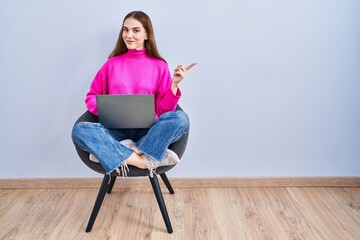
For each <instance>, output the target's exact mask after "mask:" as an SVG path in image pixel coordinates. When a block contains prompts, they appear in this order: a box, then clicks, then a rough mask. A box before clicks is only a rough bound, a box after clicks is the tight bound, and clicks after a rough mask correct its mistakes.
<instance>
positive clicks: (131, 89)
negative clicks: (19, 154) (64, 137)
mask: <svg viewBox="0 0 360 240" xmlns="http://www.w3.org/2000/svg"><path fill="white" fill-rule="evenodd" d="M194 65H195V63H193V64H191V65H189V66H188V67H184V66H182V65H179V66H177V67H176V69H175V70H174V73H173V77H171V74H170V72H169V69H168V65H167V63H166V61H165V60H164V59H163V58H162V57H161V56H160V54H159V52H158V50H157V47H156V42H155V37H154V31H153V27H152V23H151V20H150V18H149V17H148V16H147V15H146V14H145V13H144V12H141V11H134V12H131V13H129V14H128V15H127V16H126V17H125V18H124V21H123V25H122V28H121V30H120V34H119V38H118V41H117V43H116V46H115V49H114V50H113V51H112V52H111V54H110V56H109V59H108V61H107V62H105V64H104V65H103V66H102V67H101V69H100V70H99V71H98V73H97V74H96V76H95V78H94V80H93V82H92V83H91V86H90V91H89V92H88V94H87V96H86V100H85V102H86V107H87V109H88V111H89V112H91V113H92V114H95V115H98V111H97V106H96V95H98V94H153V95H154V97H155V112H156V118H157V121H156V123H155V124H154V125H153V126H152V127H151V128H150V129H149V130H145V129H118V130H114V129H112V130H110V129H106V128H104V127H103V126H102V125H101V124H99V123H90V122H81V123H78V124H76V125H75V126H74V128H73V132H72V139H73V142H74V144H75V145H76V146H78V147H79V148H81V149H83V150H85V151H87V152H90V153H91V154H90V158H91V159H92V160H97V159H98V161H99V162H100V164H101V165H102V166H103V167H104V169H105V171H106V173H107V174H110V173H112V172H113V171H117V172H118V173H120V171H122V173H123V175H126V171H127V170H128V168H127V165H133V166H136V167H138V168H142V169H146V168H148V169H149V170H150V173H151V175H152V173H153V172H154V171H155V169H156V167H159V166H165V165H174V164H176V163H177V162H178V161H179V159H178V157H177V156H176V154H175V153H174V152H172V151H171V150H169V149H167V148H168V146H169V145H170V144H171V143H173V142H175V141H177V140H179V139H180V138H181V137H182V136H183V135H184V134H186V133H187V132H188V131H189V120H188V117H187V115H186V114H185V113H184V112H182V111H175V108H176V105H177V103H178V101H179V98H180V96H181V91H180V89H179V86H178V85H179V83H180V82H181V81H182V80H183V79H184V78H185V76H186V72H187V70H189V69H190V68H191V67H193V66H194ZM129 139H130V140H129Z"/></svg>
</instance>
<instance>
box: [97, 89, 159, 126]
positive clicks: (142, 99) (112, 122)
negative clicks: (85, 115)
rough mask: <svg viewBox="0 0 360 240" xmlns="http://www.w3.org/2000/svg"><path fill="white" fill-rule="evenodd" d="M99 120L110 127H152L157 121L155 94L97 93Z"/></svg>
mask: <svg viewBox="0 0 360 240" xmlns="http://www.w3.org/2000/svg"><path fill="white" fill-rule="evenodd" d="M96 104H97V108H98V113H99V122H100V123H101V124H102V125H103V126H104V127H106V128H109V129H123V128H150V127H151V126H152V125H153V124H154V123H155V110H154V95H139V94H136V95H97V96H96Z"/></svg>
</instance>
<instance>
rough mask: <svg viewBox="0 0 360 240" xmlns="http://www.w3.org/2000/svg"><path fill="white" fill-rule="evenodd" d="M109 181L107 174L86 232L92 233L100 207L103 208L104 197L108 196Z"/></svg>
mask: <svg viewBox="0 0 360 240" xmlns="http://www.w3.org/2000/svg"><path fill="white" fill-rule="evenodd" d="M109 180H110V177H109V175H108V174H105V176H104V178H103V181H102V183H101V187H100V189H99V193H98V196H97V198H96V201H95V205H94V208H93V210H92V212H91V216H90V219H89V223H88V225H87V227H86V232H90V231H91V229H92V227H93V225H94V222H95V219H96V216H97V214H98V212H99V210H100V207H101V204H102V202H103V200H104V197H105V195H106V190H107V189H108V186H109Z"/></svg>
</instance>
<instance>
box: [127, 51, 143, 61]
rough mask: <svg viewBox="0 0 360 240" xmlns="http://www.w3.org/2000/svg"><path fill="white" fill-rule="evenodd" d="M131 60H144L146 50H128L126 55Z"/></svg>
mask: <svg viewBox="0 0 360 240" xmlns="http://www.w3.org/2000/svg"><path fill="white" fill-rule="evenodd" d="M125 54H126V55H127V56H128V57H129V58H132V59H143V58H144V57H145V56H147V55H146V49H141V50H136V49H128V51H127V52H126V53H125Z"/></svg>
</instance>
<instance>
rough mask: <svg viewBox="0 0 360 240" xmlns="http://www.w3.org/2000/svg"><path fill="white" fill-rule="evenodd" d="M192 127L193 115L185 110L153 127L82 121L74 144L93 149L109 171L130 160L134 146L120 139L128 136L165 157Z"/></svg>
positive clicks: (155, 155) (142, 148) (151, 154)
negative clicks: (109, 127) (112, 125)
mask: <svg viewBox="0 0 360 240" xmlns="http://www.w3.org/2000/svg"><path fill="white" fill-rule="evenodd" d="M188 131H189V118H188V116H187V115H186V113H184V112H183V111H178V110H177V111H172V112H167V113H164V114H163V115H161V116H160V117H159V118H158V119H157V121H156V123H155V124H154V125H153V126H152V127H151V128H150V129H107V128H105V127H104V126H102V125H101V124H100V123H92V122H80V123H77V124H75V126H74V127H73V130H72V134H71V137H72V140H73V142H74V144H75V145H76V146H77V147H79V148H81V149H82V150H84V151H86V152H89V153H92V154H93V155H95V157H96V158H97V159H98V160H99V162H100V164H101V165H102V167H103V168H104V169H105V172H106V173H107V174H110V173H112V172H113V171H114V170H115V171H118V168H119V167H121V166H124V164H126V163H125V162H124V161H125V160H126V159H127V158H128V157H129V156H130V155H131V154H132V153H133V150H131V149H129V148H127V147H125V146H124V145H122V144H121V143H120V141H122V140H124V139H131V140H133V141H134V142H135V146H136V148H137V149H139V150H140V151H142V152H143V153H144V154H146V155H147V156H149V157H151V158H153V159H155V160H157V161H161V160H162V158H163V157H164V154H165V151H166V149H167V148H168V147H169V145H170V144H171V143H173V142H176V141H177V140H179V139H180V138H181V137H182V136H184V135H185V134H187V133H188Z"/></svg>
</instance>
